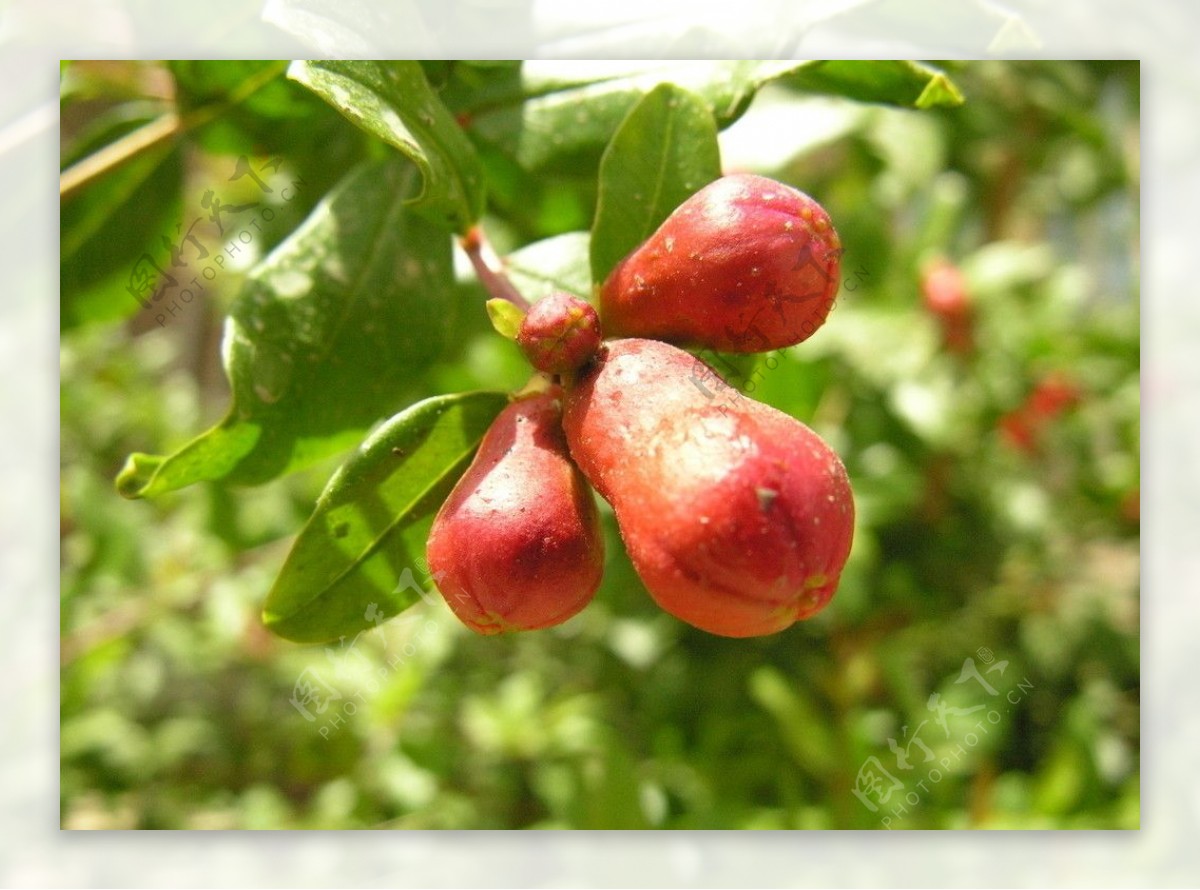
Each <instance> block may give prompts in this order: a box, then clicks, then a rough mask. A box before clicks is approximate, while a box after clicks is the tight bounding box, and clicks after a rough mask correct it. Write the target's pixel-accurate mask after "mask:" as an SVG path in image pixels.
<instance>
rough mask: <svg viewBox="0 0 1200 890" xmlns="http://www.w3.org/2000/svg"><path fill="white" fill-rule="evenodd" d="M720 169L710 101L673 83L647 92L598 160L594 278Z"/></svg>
mask: <svg viewBox="0 0 1200 890" xmlns="http://www.w3.org/2000/svg"><path fill="white" fill-rule="evenodd" d="M720 175H721V150H720V148H719V147H718V145H717V125H716V122H715V121H714V120H713V116H712V113H711V112H710V111H709V110H708V106H707V105H705V104H704V102H703V101H702V100H701V99H700V98H699V97H698V96H696V95H695V94H694V93H690V92H688V91H687V90H682V89H680V88H679V87H676V86H673V85H671V84H660V85H658V86H657V87H655V88H654V89H653V90H651V91H650V92H649V93H647V94H646V96H645V97H644V98H643V99H642V100H641V101H640V102H638V104H637V105H635V106H634V107H633V110H632V111H630V112H629V115H628V117H626V118H625V120H624V121H623V122H622V124H621V127H620V129H618V130H617V132H616V134H615V135H614V136H613V139H612V142H611V143H609V146H608V148H607V149H606V150H605V152H604V157H603V158H602V159H601V161H600V197H599V201H598V202H597V206H596V221H595V223H594V224H593V226H592V242H591V268H592V280H593V281H596V282H603V281H604V279H605V278H607V277H608V273H609V272H610V271H611V270H612V268H613V266H615V265H616V264H617V263H619V262H620V261H621V260H622V259H623V258H624V257H625V255H626V254H627V253H629V252H630V251H631V250H633V249H634V248H635V247H637V246H638V245H639V244H641V243H642V242H643V241H645V240H646V239H647V238H649V237H650V235H652V234H653V233H654V230H655V229H657V228H658V226H659V224H660V223H662V221H663V220H665V219H666V218H667V217H668V216H670V215H671V211H673V210H674V209H675V208H676V207H678V206H679V205H680V204H682V203H683V202H684V201H685V200H686V199H687V198H689V197H690V196H691V195H692V194H693V193H694V192H695V191H697V190H698V189H700V188H702V187H703V186H705V185H707V184H708V183H710V182H712V181H713V180H714V179H716V178H718V177H719V176H720Z"/></svg>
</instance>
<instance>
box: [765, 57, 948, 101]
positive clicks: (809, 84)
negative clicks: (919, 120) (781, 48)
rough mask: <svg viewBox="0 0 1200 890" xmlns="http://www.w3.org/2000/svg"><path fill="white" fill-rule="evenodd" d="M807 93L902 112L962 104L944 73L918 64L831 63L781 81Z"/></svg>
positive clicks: (818, 64)
mask: <svg viewBox="0 0 1200 890" xmlns="http://www.w3.org/2000/svg"><path fill="white" fill-rule="evenodd" d="M784 82H785V83H786V84H788V85H789V86H792V87H795V88H798V89H801V90H804V91H806V92H814V93H825V94H828V95H832V96H843V97H845V98H847V99H856V100H858V101H859V102H879V103H884V104H887V105H899V106H901V107H902V108H933V107H936V106H954V105H961V104H962V103H963V96H962V93H960V92H959V91H958V87H956V86H955V85H954V83H953V82H952V81H951V80H950V78H948V77H947V76H946V75H945V74H944V73H943V72H941V71H938V70H937V69H936V68H931V67H930V66H928V65H922V64H920V63H919V62H906V61H892V60H887V61H862V60H845V59H841V60H833V61H826V62H812V63H810V64H808V65H805V66H804V67H802V68H799V69H797V70H796V71H795V72H794V73H791V74H789V75H788V76H787V77H785V78H784Z"/></svg>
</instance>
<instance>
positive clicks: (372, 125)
mask: <svg viewBox="0 0 1200 890" xmlns="http://www.w3.org/2000/svg"><path fill="white" fill-rule="evenodd" d="M288 76H289V77H291V78H292V79H294V80H297V81H299V82H300V83H302V84H304V85H305V86H306V87H308V88H309V89H310V90H312V91H313V92H315V93H317V95H319V96H321V98H323V99H325V101H327V102H328V103H329V104H330V105H332V106H333V107H334V108H336V109H337V110H338V111H340V112H341V113H342V114H343V115H345V116H346V117H347V118H349V119H350V120H351V121H353V122H354V123H355V124H357V125H358V126H359V127H361V128H362V129H364V130H366V131H367V132H368V133H371V134H372V135H375V136H378V137H379V138H380V139H382V140H383V141H384V142H386V143H387V144H388V145H391V146H393V147H394V148H396V149H398V150H399V151H400V152H401V153H402V154H403V155H404V156H405V157H407V158H409V159H411V160H412V161H414V162H415V163H416V165H417V167H418V168H419V169H420V171H421V177H422V183H423V184H422V188H421V191H420V194H418V195H417V196H416V197H415V198H414V199H413V202H414V205H415V206H416V207H418V208H419V209H421V210H422V211H423V212H425V213H427V214H428V215H430V217H431V218H433V219H436V220H437V221H438V222H441V223H443V224H445V225H448V226H449V227H450V228H451V229H453V230H454V231H458V232H464V231H466V229H467V228H468V227H469V226H470V225H471V224H472V223H474V222H475V221H476V220H477V219H478V218H479V216H480V214H481V213H482V212H483V201H484V192H483V174H482V172H481V168H480V164H479V158H478V157H477V156H476V154H475V149H474V148H473V147H472V145H471V142H470V140H469V139H467V137H466V136H465V135H464V134H463V132H462V130H461V129H460V128H459V126H458V124H457V123H456V122H455V120H454V118H453V116H451V114H450V112H449V111H447V110H446V107H445V106H444V105H443V104H442V103H441V101H440V100H439V99H438V97H437V95H436V94H435V93H434V92H433V90H432V89H430V87H429V82H428V81H427V80H426V79H425V74H424V72H423V71H422V69H421V66H420V64H419V63H418V62H409V61H400V62H358V61H332V60H326V61H315V62H305V61H299V62H294V63H292V66H291V67H290V68H289V69H288Z"/></svg>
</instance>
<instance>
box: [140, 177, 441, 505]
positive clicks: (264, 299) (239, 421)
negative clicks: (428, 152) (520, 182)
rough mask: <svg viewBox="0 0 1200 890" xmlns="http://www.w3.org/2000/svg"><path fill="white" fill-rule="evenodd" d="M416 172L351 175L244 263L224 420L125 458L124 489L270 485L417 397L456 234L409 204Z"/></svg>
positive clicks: (434, 353) (435, 337)
mask: <svg viewBox="0 0 1200 890" xmlns="http://www.w3.org/2000/svg"><path fill="white" fill-rule="evenodd" d="M415 177H416V171H415V170H413V168H412V167H411V166H410V165H408V164H407V163H406V162H405V161H403V160H401V159H400V158H392V159H390V160H388V161H384V162H376V163H372V164H366V165H363V166H360V167H358V168H357V169H355V170H353V171H351V173H349V174H348V175H347V176H346V178H345V179H344V181H343V183H342V184H341V185H340V186H339V187H338V188H337V189H336V190H335V191H334V192H332V193H331V194H329V195H327V196H326V197H325V198H324V199H323V200H322V201H321V203H320V204H319V205H318V206H317V207H316V209H315V210H314V211H313V212H312V214H311V215H310V216H309V218H308V219H307V220H306V221H305V222H304V224H303V225H302V226H301V227H300V228H299V229H297V230H296V231H295V232H293V233H292V234H291V235H290V236H289V237H288V238H287V240H285V241H284V242H283V243H281V244H280V245H279V246H278V247H277V248H276V249H275V250H274V251H273V252H272V253H271V254H270V255H269V256H267V257H266V259H264V260H263V261H262V262H261V263H260V264H259V265H258V266H256V267H255V268H254V269H253V270H252V271H251V273H250V275H249V277H248V280H247V282H246V285H245V287H244V289H243V291H242V293H241V294H240V295H239V296H238V299H237V300H236V302H235V304H234V306H233V308H232V311H231V314H230V318H229V319H228V320H227V322H226V327H225V341H224V344H223V355H224V357H225V370H226V374H227V375H228V377H229V380H230V384H231V387H232V390H233V405H232V407H231V408H230V411H229V414H228V416H227V417H226V418H225V419H224V420H223V421H222V422H221V423H220V424H218V425H217V426H216V427H214V428H213V429H211V430H209V431H208V432H206V433H204V434H203V435H201V436H199V437H198V438H196V439H194V440H193V441H192V442H190V443H189V444H187V445H185V446H184V447H183V448H182V449H180V450H179V451H178V452H176V453H174V454H172V455H170V456H169V457H161V456H153V455H144V454H135V455H132V456H131V457H130V458H129V461H128V462H127V464H126V467H125V469H124V470H122V472H121V474H120V476H119V477H118V479H117V487H118V489H119V490H120V492H121V493H122V494H124V495H126V496H127V497H144V496H147V495H154V494H158V493H160V492H164V491H170V490H172V489H176V488H181V487H183V486H185V485H190V484H192V483H194V482H199V481H202V480H216V479H222V480H225V481H228V482H235V483H240V484H258V483H262V482H266V481H268V480H270V479H273V478H275V477H276V476H279V475H282V474H283V473H286V472H289V471H291V470H294V469H298V468H299V467H302V466H304V465H306V464H308V463H311V462H312V461H314V460H318V459H320V458H323V457H326V456H328V455H329V454H332V453H335V452H336V451H338V450H341V449H342V448H345V447H348V446H350V445H352V444H353V443H354V441H355V440H356V439H357V438H359V437H360V436H361V435H362V433H363V432H364V431H365V430H366V429H367V427H369V426H370V425H371V424H372V423H374V422H375V421H377V420H378V419H380V418H381V417H386V416H387V415H388V414H391V413H392V412H394V411H396V410H397V409H398V408H400V407H401V406H402V405H404V404H405V401H406V399H408V398H411V396H412V395H413V385H414V381H416V380H418V379H419V377H420V374H421V372H422V371H423V369H424V368H425V366H426V365H428V364H429V363H430V362H431V361H432V360H434V359H435V358H437V357H438V356H439V355H440V353H441V351H442V347H443V344H444V343H445V341H446V334H447V331H448V329H449V325H450V324H451V322H452V309H453V306H454V300H453V286H452V281H453V278H452V271H451V270H452V266H451V253H450V248H451V246H450V238H449V236H448V235H447V234H446V233H445V232H443V231H441V230H440V229H438V228H436V227H434V226H431V225H429V224H428V223H427V222H426V221H425V220H423V219H421V218H420V217H417V216H415V215H414V214H413V213H411V212H410V211H409V209H408V208H407V207H406V206H405V195H406V194H408V193H409V192H410V191H411V187H412V185H413V183H412V180H413V179H415Z"/></svg>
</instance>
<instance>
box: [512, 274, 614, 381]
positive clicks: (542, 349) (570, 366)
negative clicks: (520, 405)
mask: <svg viewBox="0 0 1200 890" xmlns="http://www.w3.org/2000/svg"><path fill="white" fill-rule="evenodd" d="M600 336H601V335H600V316H599V315H597V314H596V310H595V309H593V308H592V305H591V304H590V303H588V301H587V300H581V299H580V298H579V297H574V296H572V295H571V294H567V293H562V292H561V291H559V292H556V293H553V294H551V295H550V296H548V297H544V298H543V299H541V300H539V301H538V302H536V303H534V304H533V307H532V308H531V309H530V310H529V312H528V313H526V315H525V319H524V321H522V322H521V329H520V331H519V332H518V333H517V345H518V346H520V347H521V351H522V352H524V353H525V357H526V358H528V359H529V363H530V364H531V365H533V366H534V367H535V368H537V369H538V370H539V371H544V372H545V373H547V374H566V373H568V372H570V371H574V370H575V369H576V368H578V367H580V366H581V365H585V364H587V363H588V362H589V361H591V360H592V356H594V355H595V354H596V350H597V349H599V348H600Z"/></svg>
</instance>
